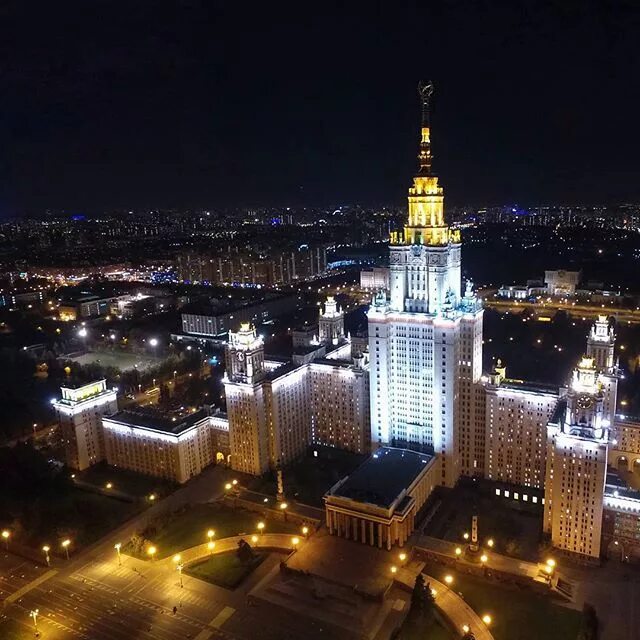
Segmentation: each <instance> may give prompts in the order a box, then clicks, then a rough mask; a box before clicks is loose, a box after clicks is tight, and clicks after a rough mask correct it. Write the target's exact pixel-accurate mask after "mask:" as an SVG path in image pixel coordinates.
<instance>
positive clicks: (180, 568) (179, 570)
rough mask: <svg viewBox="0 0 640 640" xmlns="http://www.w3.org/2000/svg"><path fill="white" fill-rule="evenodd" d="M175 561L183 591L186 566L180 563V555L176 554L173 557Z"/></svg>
mask: <svg viewBox="0 0 640 640" xmlns="http://www.w3.org/2000/svg"><path fill="white" fill-rule="evenodd" d="M173 561H174V562H175V563H176V569H177V571H178V574H179V575H180V588H181V589H182V588H183V587H184V584H183V583H182V569H183V567H184V565H183V564H182V562H180V554H179V553H176V555H175V556H173Z"/></svg>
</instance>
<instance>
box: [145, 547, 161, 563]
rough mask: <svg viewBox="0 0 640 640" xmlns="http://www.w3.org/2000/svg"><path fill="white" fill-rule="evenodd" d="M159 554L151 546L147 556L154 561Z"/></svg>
mask: <svg viewBox="0 0 640 640" xmlns="http://www.w3.org/2000/svg"><path fill="white" fill-rule="evenodd" d="M157 552H158V550H157V549H156V548H155V547H154V546H153V545H151V546H150V547H149V548H148V549H147V555H148V556H149V557H150V558H151V559H152V560H153V558H154V556H155V555H156V553H157Z"/></svg>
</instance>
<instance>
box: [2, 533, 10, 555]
mask: <svg viewBox="0 0 640 640" xmlns="http://www.w3.org/2000/svg"><path fill="white" fill-rule="evenodd" d="M10 537H11V531H9V530H8V529H5V530H4V531H3V532H2V539H3V540H4V546H5V547H6V548H7V551H9V538H10Z"/></svg>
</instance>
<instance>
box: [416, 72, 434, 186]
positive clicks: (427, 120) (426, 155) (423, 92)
mask: <svg viewBox="0 0 640 640" xmlns="http://www.w3.org/2000/svg"><path fill="white" fill-rule="evenodd" d="M433 89H434V87H433V82H431V81H429V82H425V81H424V80H420V82H419V83H418V95H419V96H420V105H421V107H422V121H421V128H420V153H419V154H418V163H419V166H420V169H419V170H418V173H419V174H420V175H430V174H431V160H432V157H431V110H430V107H431V97H432V96H433Z"/></svg>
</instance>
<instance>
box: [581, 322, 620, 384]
mask: <svg viewBox="0 0 640 640" xmlns="http://www.w3.org/2000/svg"><path fill="white" fill-rule="evenodd" d="M615 343H616V334H615V332H614V331H613V327H610V326H609V322H608V320H607V316H598V319H597V320H596V321H595V323H594V324H593V326H592V327H591V331H590V332H589V337H588V338H587V355H588V356H589V357H590V358H593V359H594V361H595V365H596V367H597V368H598V369H599V370H600V371H606V372H612V371H613V369H614V367H615V362H614V358H613V349H614V346H615Z"/></svg>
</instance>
